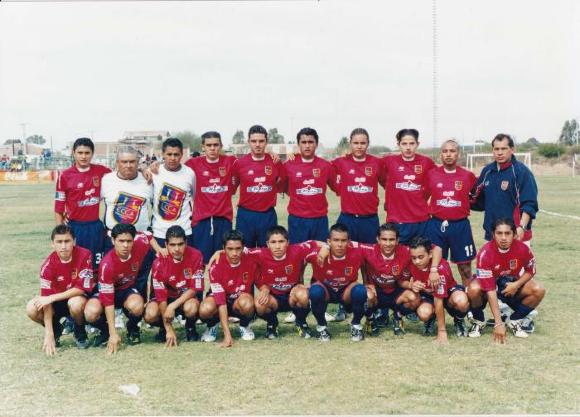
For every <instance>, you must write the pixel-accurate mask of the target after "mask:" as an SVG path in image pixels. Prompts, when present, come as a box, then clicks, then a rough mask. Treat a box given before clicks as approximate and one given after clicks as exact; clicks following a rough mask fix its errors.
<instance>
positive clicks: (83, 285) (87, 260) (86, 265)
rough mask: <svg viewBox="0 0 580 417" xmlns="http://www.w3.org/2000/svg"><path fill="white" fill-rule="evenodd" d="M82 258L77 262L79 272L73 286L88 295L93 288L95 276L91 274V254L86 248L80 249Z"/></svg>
mask: <svg viewBox="0 0 580 417" xmlns="http://www.w3.org/2000/svg"><path fill="white" fill-rule="evenodd" d="M81 256H82V260H81V262H79V265H80V268H79V274H78V276H77V278H76V279H75V283H74V286H75V288H78V289H79V290H83V291H84V292H85V294H87V295H89V294H91V293H92V292H93V289H94V288H95V277H94V274H93V255H91V253H90V252H89V251H88V250H87V251H82V255H81Z"/></svg>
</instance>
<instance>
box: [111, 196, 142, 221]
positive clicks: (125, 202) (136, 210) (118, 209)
mask: <svg viewBox="0 0 580 417" xmlns="http://www.w3.org/2000/svg"><path fill="white" fill-rule="evenodd" d="M144 204H145V199H144V198H143V197H138V196H136V195H132V194H129V193H124V192H121V193H119V197H117V201H115V206H114V207H113V219H115V220H116V221H117V222H118V223H125V224H135V223H137V220H138V219H139V215H140V214H141V208H142V207H143V205H144Z"/></svg>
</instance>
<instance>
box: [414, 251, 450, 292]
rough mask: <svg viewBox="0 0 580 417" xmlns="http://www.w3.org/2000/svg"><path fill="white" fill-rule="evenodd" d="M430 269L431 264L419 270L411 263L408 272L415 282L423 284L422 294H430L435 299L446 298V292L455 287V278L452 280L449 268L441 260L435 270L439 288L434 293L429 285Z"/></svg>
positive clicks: (445, 262)
mask: <svg viewBox="0 0 580 417" xmlns="http://www.w3.org/2000/svg"><path fill="white" fill-rule="evenodd" d="M430 269H431V263H429V266H428V267H427V268H426V269H419V268H417V267H416V266H415V264H413V263H412V262H411V263H410V264H409V272H410V274H411V277H412V278H413V279H414V280H415V281H421V282H422V283H423V284H425V289H424V290H423V291H422V292H425V293H428V294H432V295H433V296H434V297H437V298H447V291H448V290H449V289H450V288H453V287H455V286H456V285H457V282H456V281H455V278H453V273H452V272H451V267H450V266H449V263H448V262H447V261H446V260H445V259H441V263H440V264H439V267H438V268H437V272H439V279H440V281H439V286H438V287H437V289H436V291H433V290H432V289H431V284H430V283H429V272H430Z"/></svg>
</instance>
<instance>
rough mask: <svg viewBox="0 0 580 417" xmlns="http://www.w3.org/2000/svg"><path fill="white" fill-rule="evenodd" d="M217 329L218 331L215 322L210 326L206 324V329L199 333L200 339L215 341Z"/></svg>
mask: <svg viewBox="0 0 580 417" xmlns="http://www.w3.org/2000/svg"><path fill="white" fill-rule="evenodd" d="M217 331H218V325H217V324H216V325H215V326H211V327H209V326H207V329H205V332H203V334H202V335H201V341H202V342H215V340H216V339H217Z"/></svg>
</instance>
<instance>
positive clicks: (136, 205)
mask: <svg viewBox="0 0 580 417" xmlns="http://www.w3.org/2000/svg"><path fill="white" fill-rule="evenodd" d="M116 165H117V166H116V170H115V171H114V172H111V173H108V174H106V175H104V176H103V181H102V186H101V198H102V199H103V200H104V201H105V214H104V216H103V224H104V225H105V229H106V231H107V234H108V235H110V231H111V229H112V228H113V227H114V226H115V225H116V224H119V223H123V224H131V225H133V226H135V229H136V230H137V233H144V232H146V231H147V228H148V227H149V225H150V218H151V202H152V200H153V189H152V187H151V185H150V184H148V183H147V180H146V179H145V177H143V175H142V174H141V173H140V172H139V171H138V165H139V151H137V150H136V149H135V148H134V147H132V146H125V145H124V146H120V147H119V149H118V150H117V162H116ZM111 248H112V244H111V239H110V238H109V237H105V252H108V251H109V250H110V249H111ZM152 262H153V257H152V256H151V262H150V263H152ZM150 263H149V267H148V268H147V265H146V264H147V262H144V265H143V266H142V268H141V272H140V273H139V277H138V278H137V284H136V288H137V289H138V290H139V292H140V293H141V295H143V297H145V296H146V289H147V277H148V275H149V270H150V269H151V265H150Z"/></svg>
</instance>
